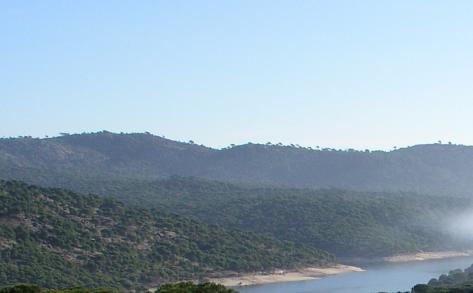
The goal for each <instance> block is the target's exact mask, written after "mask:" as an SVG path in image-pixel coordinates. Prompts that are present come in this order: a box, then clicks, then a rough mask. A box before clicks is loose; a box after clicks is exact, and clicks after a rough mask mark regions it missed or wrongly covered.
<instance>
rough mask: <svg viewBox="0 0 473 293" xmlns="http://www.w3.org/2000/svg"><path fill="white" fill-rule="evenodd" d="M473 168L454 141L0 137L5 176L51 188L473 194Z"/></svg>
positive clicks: (466, 149) (471, 153)
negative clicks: (188, 183) (217, 185)
mask: <svg viewBox="0 0 473 293" xmlns="http://www.w3.org/2000/svg"><path fill="white" fill-rule="evenodd" d="M472 170H473V147H471V146H462V145H450V144H447V145H445V144H432V145H418V146H414V147H409V148H403V149H399V150H395V151H390V152H382V151H354V150H351V151H337V150H330V149H323V150H312V149H307V148H300V147H295V146H281V145H261V144H251V143H248V144H245V145H240V146H233V147H231V148H226V149H221V150H217V149H212V148H208V147H204V146H200V145H196V144H194V143H183V142H177V141H172V140H169V139H166V138H163V137H159V136H154V135H152V134H149V133H135V134H116V133H111V132H107V131H104V132H99V133H86V134H73V135H63V136H60V137H53V138H45V139H36V138H29V137H21V138H4V139H0V178H5V179H21V180H25V181H28V182H31V183H37V184H45V185H52V186H55V185H60V184H58V183H61V182H60V180H61V178H62V177H64V176H66V177H67V176H70V177H73V178H87V177H91V178H104V179H111V178H115V179H119V178H133V179H157V178H163V177H167V176H170V175H180V176H195V177H202V178H208V179H214V180H220V181H231V182H246V183H254V184H265V185H279V186H286V187H303V188H329V187H336V188H341V189H351V190H370V191H415V192H420V193H434V194H449V195H452V194H453V195H464V194H467V195H471V194H472V193H473V172H471V171H472ZM57 175H61V176H57ZM68 180H69V179H68Z"/></svg>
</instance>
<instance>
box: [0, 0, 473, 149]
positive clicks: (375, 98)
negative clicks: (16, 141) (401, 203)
mask: <svg viewBox="0 0 473 293" xmlns="http://www.w3.org/2000/svg"><path fill="white" fill-rule="evenodd" d="M472 15H473V1H435V0H428V1H427V0H426V1H416V0H406V1H379V0H376V1H354V0H350V1H332V0H327V1H275V0H271V1H261V0H251V1H236V0H225V1H222V0H218V1H217V0H215V1H187V0H186V1H176V0H168V1H103V0H101V1H96V0H93V1H83V0H81V1H44V0H42V1H1V2H0V37H1V38H0V136H18V135H33V136H44V135H55V134H57V133H59V132H82V131H97V130H102V129H107V130H111V131H117V132H119V131H125V132H131V131H138V132H142V131H150V132H152V133H156V134H163V135H165V136H166V137H169V138H173V139H179V140H189V139H192V140H194V141H196V142H197V143H203V144H206V145H210V146H215V147H221V146H226V145H228V144H230V143H236V144H239V143H245V142H248V141H253V142H266V141H271V142H275V143H277V142H283V143H298V144H301V145H304V146H317V145H320V146H327V147H337V148H346V147H354V148H359V149H364V148H374V149H376V148H391V147H392V146H394V145H397V146H405V145H412V144H416V143H426V142H435V141H437V140H443V141H449V140H451V141H453V142H456V143H465V144H473V17H472Z"/></svg>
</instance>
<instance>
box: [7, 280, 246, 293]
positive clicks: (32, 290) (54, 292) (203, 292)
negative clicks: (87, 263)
mask: <svg viewBox="0 0 473 293" xmlns="http://www.w3.org/2000/svg"><path fill="white" fill-rule="evenodd" d="M121 292H123V291H120V290H117V289H111V288H85V287H71V288H63V289H43V288H40V287H38V286H36V285H27V284H25V285H23V284H20V285H14V286H9V287H3V288H0V293H121ZM155 293H238V292H237V291H235V290H233V289H227V288H225V286H222V285H218V284H215V283H210V282H206V283H201V284H194V283H192V282H180V283H175V284H165V285H163V286H161V287H160V288H159V289H157V290H156V291H155Z"/></svg>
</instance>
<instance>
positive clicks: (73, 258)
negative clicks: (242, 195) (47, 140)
mask: <svg viewBox="0 0 473 293" xmlns="http://www.w3.org/2000/svg"><path fill="white" fill-rule="evenodd" d="M332 261H333V258H332V256H331V255H330V254H328V253H327V252H324V251H321V250H318V249H315V248H311V247H308V246H304V245H299V244H294V243H292V242H288V241H278V240H275V239H273V238H268V237H263V236H257V235H255V234H253V233H248V232H237V231H230V230H225V229H223V228H219V227H216V226H211V225H206V224H202V223H199V222H195V221H193V220H188V219H185V218H182V217H179V216H175V215H168V214H166V213H162V212H159V211H156V210H146V209H140V208H127V207H125V206H124V205H123V204H121V203H120V202H118V201H116V200H113V199H110V198H99V197H97V196H92V195H81V194H78V193H75V192H71V191H67V190H63V189H51V188H40V187H36V186H31V185H27V184H24V183H21V182H18V181H0V286H5V285H9V284H15V283H34V284H38V285H41V286H45V287H47V288H64V287H71V286H88V287H97V286H107V287H118V288H127V289H130V288H136V287H139V286H143V285H148V286H150V285H151V286H152V285H156V284H161V283H163V282H169V281H177V280H190V279H193V280H196V279H201V278H204V277H208V276H216V275H225V274H229V273H232V272H233V273H235V272H253V271H265V270H272V269H274V268H294V267H298V266H309V265H324V264H327V263H330V262H332Z"/></svg>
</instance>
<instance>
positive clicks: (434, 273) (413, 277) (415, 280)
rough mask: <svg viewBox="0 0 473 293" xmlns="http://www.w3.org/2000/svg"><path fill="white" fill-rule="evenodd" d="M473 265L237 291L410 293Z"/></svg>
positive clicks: (409, 266) (391, 269) (421, 264)
mask: <svg viewBox="0 0 473 293" xmlns="http://www.w3.org/2000/svg"><path fill="white" fill-rule="evenodd" d="M471 264H473V256H469V257H458V258H448V259H441V260H429V261H418V262H407V263H398V264H383V265H375V266H369V267H367V268H366V271H365V272H355V273H345V274H340V275H334V276H329V277H325V278H322V279H318V280H311V281H300V282H287V283H275V284H269V285H260V286H250V287H243V288H237V289H238V291H239V292H241V293H332V292H333V293H370V292H380V291H387V292H397V291H402V292H404V291H410V289H411V288H412V286H414V285H415V284H419V283H426V282H428V281H429V280H430V279H431V278H434V277H435V278H436V277H438V276H439V275H440V274H444V273H447V272H448V271H450V270H453V269H458V268H461V269H464V268H467V267H469V266H470V265H471Z"/></svg>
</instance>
